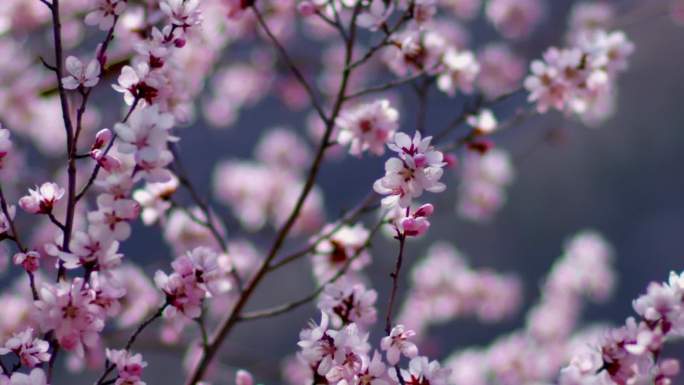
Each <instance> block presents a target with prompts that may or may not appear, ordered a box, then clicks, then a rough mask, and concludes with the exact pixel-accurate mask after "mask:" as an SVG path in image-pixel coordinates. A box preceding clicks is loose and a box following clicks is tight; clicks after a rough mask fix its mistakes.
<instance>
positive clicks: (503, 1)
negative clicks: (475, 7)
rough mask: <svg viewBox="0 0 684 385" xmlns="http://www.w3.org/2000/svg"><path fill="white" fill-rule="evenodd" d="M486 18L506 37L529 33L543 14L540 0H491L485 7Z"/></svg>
mask: <svg viewBox="0 0 684 385" xmlns="http://www.w3.org/2000/svg"><path fill="white" fill-rule="evenodd" d="M485 13H486V15H487V19H488V20H489V21H490V22H491V23H492V24H493V25H494V27H495V28H496V29H497V30H498V31H499V32H500V33H501V34H502V35H503V36H504V37H506V38H509V39H519V38H522V37H525V36H527V35H529V34H530V33H531V32H532V30H533V29H534V27H536V26H537V24H538V23H539V21H540V20H541V18H542V17H543V16H544V9H543V4H542V2H541V0H491V1H489V2H488V3H487V7H486V9H485Z"/></svg>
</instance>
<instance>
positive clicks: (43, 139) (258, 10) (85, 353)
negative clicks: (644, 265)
mask: <svg viewBox="0 0 684 385" xmlns="http://www.w3.org/2000/svg"><path fill="white" fill-rule="evenodd" d="M547 3H548V4H547ZM644 3H646V2H644ZM655 3H658V2H655ZM642 5H643V4H633V5H629V6H624V5H620V6H618V5H614V4H612V3H611V2H609V1H602V2H598V1H597V2H583V3H577V4H574V5H573V8H572V10H571V12H570V16H569V23H568V30H567V33H566V34H565V37H564V38H562V39H561V40H559V41H558V42H557V44H556V46H554V47H550V48H548V49H547V50H545V51H544V52H543V54H541V56H540V57H538V58H534V57H532V58H526V57H524V56H523V55H522V54H521V53H520V52H519V51H518V50H517V49H516V48H514V47H516V44H518V43H519V42H521V41H523V40H524V39H526V38H529V37H530V36H531V35H532V34H534V33H535V32H538V31H539V25H540V23H541V22H542V20H543V19H544V18H545V17H546V16H547V14H548V12H549V8H550V7H551V2H550V1H549V2H544V1H543V0H489V1H486V2H482V1H481V0H396V1H395V0H300V1H294V0H291V1H288V0H282V1H281V0H201V1H200V0H5V1H4V2H3V7H4V8H5V9H3V10H2V12H4V13H5V14H6V15H9V16H6V15H4V14H0V17H2V18H4V19H0V20H1V21H2V22H0V47H2V52H3V54H4V57H5V58H4V59H0V85H1V89H0V120H1V121H2V125H3V128H2V129H0V174H1V175H0V208H1V212H0V240H2V243H1V244H0V245H1V247H2V248H3V249H2V250H3V253H5V254H7V255H11V256H12V257H11V260H12V261H13V264H14V265H15V266H14V267H11V268H8V269H10V270H11V271H10V273H11V274H12V277H13V279H14V280H15V283H14V284H12V285H11V286H10V287H7V288H5V291H4V293H3V294H2V295H1V296H0V303H1V304H2V308H3V311H2V313H0V314H1V315H0V346H2V347H0V355H1V356H0V384H12V385H20V384H31V385H45V384H55V383H56V382H57V381H54V380H53V377H55V376H53V373H54V372H55V371H56V370H58V368H61V367H62V366H66V367H67V369H69V370H70V371H71V372H70V373H72V374H69V376H77V375H78V376H83V377H84V378H87V379H86V381H88V382H89V383H95V384H97V385H105V384H117V385H124V384H126V385H134V384H137V385H142V384H144V383H145V382H143V379H145V381H148V382H149V383H153V384H155V383H160V382H159V380H155V379H154V378H150V377H147V378H145V377H146V376H145V375H144V373H143V371H144V369H145V367H146V366H147V363H146V362H145V361H144V359H143V356H142V355H141V353H140V351H141V350H143V348H141V347H140V346H139V343H140V340H142V339H146V340H147V341H148V343H157V344H162V345H163V346H180V347H184V348H186V349H187V351H186V359H185V360H184V361H185V363H184V367H185V371H186V374H187V378H186V379H185V380H181V379H179V381H178V382H179V383H185V384H188V385H193V384H200V383H204V384H207V383H233V381H234V382H235V383H236V384H238V385H252V384H253V383H254V381H255V380H254V377H256V378H259V377H260V376H261V374H260V373H258V372H254V373H250V372H248V371H245V370H237V371H234V373H232V374H231V376H230V378H229V377H228V375H227V374H226V373H225V371H222V370H219V369H218V368H217V367H216V365H218V362H219V361H223V359H220V358H219V355H220V353H221V351H222V347H223V346H224V344H225V343H226V341H228V340H230V337H231V333H232V332H233V329H234V328H235V326H236V325H237V324H238V323H242V322H248V321H250V320H255V319H262V318H272V317H277V316H279V315H281V314H283V313H287V312H289V311H291V310H294V309H296V308H298V307H300V306H303V305H306V304H308V303H311V302H313V303H315V305H316V307H317V311H315V312H314V311H313V310H312V313H311V318H316V319H318V317H319V316H320V321H319V322H314V321H312V323H311V324H310V325H309V326H305V325H302V326H304V329H303V330H302V331H301V333H300V334H299V342H298V344H297V346H294V345H293V346H292V351H293V352H295V351H296V353H295V354H294V355H293V356H291V357H288V358H286V359H285V360H284V370H283V376H284V378H285V380H286V381H288V382H289V383H291V384H293V385H302V384H327V385H390V384H392V385H397V384H400V385H446V384H450V385H451V384H453V385H462V384H463V385H465V384H469V385H470V384H473V383H474V384H478V385H480V384H482V385H485V384H506V385H517V384H551V383H553V384H556V383H557V384H560V385H574V384H578V385H579V384H582V385H593V384H605V385H608V384H618V385H626V384H647V383H648V384H653V383H655V384H656V385H668V384H670V382H671V381H672V378H674V376H676V374H677V373H678V370H679V366H678V365H679V364H678V361H677V360H676V359H673V358H667V357H666V356H665V354H663V347H664V345H665V343H667V342H668V341H670V340H671V339H673V338H675V337H678V336H681V335H682V333H684V273H682V274H676V273H672V274H671V276H670V277H669V280H668V282H667V283H662V284H659V283H653V284H651V285H650V286H649V287H648V290H647V292H646V294H644V295H642V296H641V297H639V298H638V299H636V300H635V301H634V310H635V311H636V313H637V315H638V318H628V319H627V321H626V324H625V326H623V327H619V328H615V329H611V328H607V327H598V326H597V327H581V325H580V324H579V318H580V313H581V310H582V307H583V303H584V301H585V300H591V301H596V302H601V301H604V300H606V299H607V298H608V297H609V296H610V294H611V291H612V288H613V286H614V285H613V283H614V280H615V277H614V271H613V266H612V250H611V247H610V246H609V245H608V243H607V242H606V241H605V240H604V239H603V238H602V237H601V235H599V234H597V233H595V232H593V231H583V232H580V233H578V234H577V235H575V236H573V237H572V238H571V239H570V240H569V241H568V242H567V244H566V245H565V247H564V251H563V253H562V255H561V257H560V258H559V259H558V260H557V262H556V263H555V264H554V266H553V267H552V269H551V271H550V272H549V273H548V276H547V278H546V279H545V281H544V284H543V287H542V291H541V296H540V297H539V299H538V300H537V301H536V304H535V305H534V306H533V307H532V308H531V309H530V310H529V312H528V314H527V321H526V323H525V325H524V326H523V327H521V328H520V329H519V330H516V331H513V332H511V333H509V334H507V335H503V336H500V337H499V338H497V339H496V340H494V342H492V344H491V345H490V346H488V347H484V348H470V349H465V350H459V351H455V352H454V353H453V354H452V355H451V356H449V357H433V356H430V353H429V349H425V348H424V346H423V341H425V339H426V337H427V335H428V334H429V332H430V327H431V326H432V325H434V324H439V323H446V322H448V321H450V320H453V319H455V318H458V317H463V316H474V317H476V318H477V319H479V320H481V321H482V322H496V321H499V320H502V319H504V318H506V317H508V316H510V315H512V314H514V313H515V312H516V311H517V310H518V308H519V305H520V302H521V297H522V289H521V282H520V280H519V279H518V278H517V277H516V276H513V275H511V274H504V273H499V272H495V271H492V270H488V269H478V268H474V267H471V266H470V264H469V263H468V262H467V259H466V258H465V257H464V256H462V255H461V253H460V252H459V251H457V250H456V249H455V248H454V247H453V246H452V245H451V244H448V243H439V242H437V243H434V244H433V245H431V246H430V247H429V249H428V250H427V251H426V255H425V257H424V258H420V259H418V258H416V256H410V255H407V250H406V244H407V243H410V242H412V241H413V240H414V239H415V238H417V237H421V236H423V235H424V234H426V233H427V232H429V229H430V220H431V218H432V217H433V215H438V214H440V213H448V214H442V215H449V216H453V215H458V216H460V217H462V218H465V219H467V220H470V221H478V222H483V221H487V220H488V219H489V218H491V217H492V216H494V215H495V214H496V212H497V210H498V209H499V208H500V207H501V206H502V205H503V204H504V203H505V200H506V187H507V186H508V185H510V184H511V183H512V181H513V176H514V170H513V162H512V160H511V156H510V155H509V154H508V152H507V151H506V150H505V149H504V148H501V147H498V146H496V145H495V143H494V141H493V139H494V136H493V135H495V134H496V132H498V131H500V130H504V129H512V128H513V127H514V126H516V125H518V124H519V123H520V122H521V120H523V119H527V118H529V117H531V116H533V115H536V114H545V113H547V112H550V111H551V110H557V111H559V112H561V113H562V115H563V116H564V117H565V118H567V119H579V120H580V121H582V122H584V123H585V124H587V125H596V124H599V123H600V122H601V121H603V120H604V119H606V118H608V117H609V116H610V115H611V113H612V112H613V111H614V105H615V102H616V99H615V96H616V82H617V79H618V78H619V77H620V76H623V74H624V73H625V72H627V75H626V76H629V74H628V71H627V70H628V62H629V59H630V57H631V56H632V54H633V52H634V45H633V44H632V43H631V42H630V40H629V38H628V37H627V35H626V34H625V33H624V32H622V31H620V30H619V29H618V28H619V26H620V23H621V21H622V20H624V18H625V17H626V15H627V14H631V13H634V10H635V9H636V10H641V8H639V7H641V6H642ZM651 6H653V4H647V5H646V7H645V8H644V9H646V10H648V9H650V8H649V7H651ZM657 6H658V7H660V8H662V7H663V4H657ZM635 7H636V8H635ZM680 7H681V5H678V4H674V6H673V7H672V14H673V15H674V16H678V15H679V12H680V11H681V10H680V9H679V8H680ZM660 8H658V9H660ZM637 13H638V12H637ZM479 17H483V18H484V19H485V20H486V22H487V23H488V25H489V26H490V27H491V28H493V29H494V31H495V32H496V33H497V36H498V37H497V40H498V41H495V42H488V43H486V44H482V45H481V46H477V45H475V44H470V42H469V39H468V37H469V36H468V31H467V30H466V29H465V28H463V27H462V24H461V23H463V22H467V21H469V20H473V19H477V18H479ZM46 33H47V34H48V35H49V36H50V39H49V43H48V44H40V43H36V44H29V45H28V48H27V45H26V41H27V40H29V39H36V38H37V37H40V36H44V35H45V34H46ZM303 39H306V40H305V41H306V43H301V42H300V41H301V40H303ZM298 42H299V44H297V43H298ZM302 45H305V46H306V48H307V49H306V51H307V52H301V51H302V49H301V47H302ZM297 47H299V49H298V50H297V49H295V48H297ZM223 52H230V55H229V56H230V57H231V59H230V60H228V61H227V62H226V61H225V56H226V55H224V54H223ZM528 60H529V65H527V61H528ZM526 68H529V70H526ZM205 84H209V87H208V88H209V92H205V93H203V91H204V89H205V88H206V87H205ZM406 90H407V91H408V92H403V91H406ZM525 98H526V100H525ZM273 99H275V100H277V101H279V102H280V103H281V104H282V105H283V106H284V107H285V108H286V109H289V110H292V111H301V112H304V113H307V114H309V115H308V117H307V118H306V119H305V125H306V126H307V132H308V136H309V138H308V139H304V138H302V137H301V136H300V135H301V133H298V132H297V131H296V130H292V129H288V128H286V127H282V126H279V127H277V128H274V129H271V130H269V131H267V132H265V133H263V135H261V139H260V141H259V143H258V144H257V145H256V147H255V149H254V158H253V159H251V160H236V159H231V160H224V161H220V162H217V164H216V166H215V169H214V177H213V186H212V190H213V194H212V195H213V197H214V198H215V200H216V201H217V202H219V203H221V204H224V205H225V206H226V207H227V208H228V209H229V211H230V215H223V214H221V212H220V211H218V210H219V209H218V208H216V207H213V206H214V203H213V201H214V199H211V200H210V199H206V198H205V197H204V196H203V194H202V193H201V192H200V191H203V189H202V188H198V187H197V186H196V185H194V184H193V180H192V178H191V177H192V176H193V174H192V172H191V171H192V170H190V169H186V168H185V167H184V165H183V163H182V161H181V156H180V155H181V151H180V150H181V147H182V145H183V142H182V141H181V140H180V138H179V134H180V131H182V130H183V128H182V127H183V126H187V125H189V124H190V123H192V122H194V121H196V120H197V119H199V118H200V117H201V118H203V120H204V121H206V122H207V123H208V124H210V125H213V126H217V127H228V126H232V125H235V124H236V123H237V122H238V118H239V114H240V113H241V112H242V111H245V110H248V109H256V108H259V106H261V110H262V111H268V110H269V109H270V108H272V107H271V106H272V104H273ZM435 99H440V100H446V101H447V102H448V103H450V104H449V105H450V106H453V105H456V106H457V108H456V109H457V110H459V112H458V114H455V116H454V117H453V119H452V120H450V121H448V122H446V123H445V124H442V127H439V126H438V127H434V126H433V125H428V119H427V118H428V116H429V107H431V105H432V104H433V102H434V100H435ZM406 103H415V104H414V107H415V111H416V113H415V114H414V115H415V117H414V116H409V117H408V118H410V119H406V113H405V112H404V111H407V110H409V109H406V108H401V104H406ZM504 103H517V104H518V106H519V108H518V110H516V111H515V112H514V113H512V114H511V113H508V114H507V113H505V112H499V110H498V107H499V106H500V105H501V104H504ZM114 112H117V113H114ZM509 112H510V111H509ZM107 121H109V123H106V122H107ZM409 121H410V122H409ZM277 123H280V122H274V124H277ZM442 123H444V122H442ZM106 127H109V128H106ZM200 151H201V149H200ZM347 153H348V155H347ZM347 156H348V157H355V158H358V159H360V161H362V162H369V159H372V158H380V159H384V160H385V164H384V173H383V171H382V170H381V169H378V170H377V180H376V181H375V182H374V183H373V184H372V186H370V185H368V186H366V187H365V189H366V190H367V191H366V193H365V196H362V198H361V199H360V200H359V203H358V204H357V205H356V206H354V207H353V208H351V209H349V210H346V211H345V212H344V213H342V214H341V215H340V216H338V217H333V218H328V217H327V216H326V211H325V207H324V198H325V197H326V191H324V189H322V188H320V187H319V186H318V185H317V183H318V181H319V174H320V173H321V169H322V168H324V167H325V166H326V164H327V163H330V162H335V161H339V160H340V159H341V158H344V157H347ZM29 158H30V159H31V162H27V159H29ZM367 164H368V165H369V166H368V167H371V166H370V165H372V164H374V163H367ZM29 169H30V172H28V171H27V170H29ZM450 170H454V172H453V173H452V172H451V171H450ZM452 174H453V175H452ZM449 189H453V190H454V191H457V193H458V201H457V203H456V208H455V211H452V210H451V209H448V208H444V207H440V205H439V204H438V203H437V201H436V197H437V196H438V195H437V194H443V193H444V192H445V191H447V190H449ZM17 206H18V207H17ZM138 222H140V223H142V224H143V225H145V226H149V227H150V228H151V229H156V230H159V232H160V234H161V235H162V237H163V239H164V240H165V242H166V243H167V244H168V245H169V246H170V249H169V254H170V255H173V257H172V258H171V259H172V262H171V263H170V266H168V267H164V268H160V269H158V270H156V272H155V273H154V274H153V277H150V276H148V275H147V273H146V272H145V271H144V270H143V269H141V268H140V267H137V266H136V262H135V261H134V260H133V259H132V258H131V257H130V256H129V255H128V254H130V253H129V252H126V253H124V252H122V250H123V249H124V248H125V244H126V241H127V240H129V239H131V238H135V237H136V234H134V232H133V231H132V225H135V228H139V227H140V224H139V223H138ZM228 230H230V233H228ZM257 232H259V234H260V235H259V237H258V238H257V237H253V238H252V240H254V239H258V240H259V242H258V245H254V244H252V242H250V241H249V240H247V239H249V237H250V234H255V233H257ZM264 234H267V235H268V237H265V236H264ZM382 236H385V237H389V238H390V239H392V240H393V242H394V243H393V244H394V247H395V249H396V253H395V255H396V259H395V262H394V269H393V270H392V271H391V272H389V273H390V279H389V280H387V281H386V282H384V281H383V282H379V281H371V280H370V279H369V278H368V276H367V275H366V274H365V270H366V268H367V267H368V266H369V265H370V264H371V263H372V257H371V252H372V248H371V245H372V242H373V241H374V240H375V239H376V238H378V237H382ZM133 254H134V253H133ZM8 258H9V257H8ZM307 258H308V259H307ZM300 260H307V261H309V263H308V264H309V265H310V268H311V271H312V273H313V277H314V281H315V283H316V289H315V290H314V291H313V292H311V293H309V294H307V295H305V296H303V297H301V298H299V299H294V300H293V301H291V302H286V303H282V304H277V305H275V306H273V307H268V308H263V309H256V310H254V309H252V307H253V306H252V305H250V304H253V296H254V293H255V292H256V291H257V290H258V289H259V288H260V287H262V286H263V284H264V283H265V282H269V280H273V279H274V273H276V272H277V271H280V270H281V269H282V268H283V267H285V266H287V265H290V264H291V263H294V262H296V261H300ZM407 260H410V261H411V262H412V264H413V266H412V270H411V273H410V279H409V282H403V281H402V280H401V279H400V278H401V272H402V268H404V269H405V267H404V265H405V264H406V262H407ZM414 261H415V262H414ZM163 265H164V266H165V265H167V263H166V262H164V263H163ZM380 285H389V286H390V290H389V296H388V297H387V298H379V296H378V292H376V290H374V289H373V287H374V286H380ZM400 286H403V287H404V290H402V291H403V292H405V293H406V294H405V295H400V290H399V287H400ZM250 309H251V310H250ZM155 330H156V333H157V334H156V337H154V336H155ZM282 332H283V333H290V332H293V331H288V330H283V331H282ZM371 332H372V333H371ZM122 335H124V336H125V337H123V338H122V337H121V336H122ZM261 343H263V341H257V344H261ZM440 361H441V363H440ZM272 364H273V365H279V364H280V363H272ZM84 369H89V370H88V371H86V372H83V373H82V374H80V375H79V374H78V373H80V372H82V371H83V370H84ZM75 381H76V380H73V381H70V382H75ZM207 381H208V382H207Z"/></svg>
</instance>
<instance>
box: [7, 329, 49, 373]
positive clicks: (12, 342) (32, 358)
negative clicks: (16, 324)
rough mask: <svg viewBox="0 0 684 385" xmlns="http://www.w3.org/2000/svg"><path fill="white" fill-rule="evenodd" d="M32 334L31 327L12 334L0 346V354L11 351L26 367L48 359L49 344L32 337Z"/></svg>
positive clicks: (31, 366)
mask: <svg viewBox="0 0 684 385" xmlns="http://www.w3.org/2000/svg"><path fill="white" fill-rule="evenodd" d="M33 335H34V334H33V328H28V329H26V330H24V331H22V332H19V333H16V334H14V335H13V336H12V337H11V338H10V339H9V340H7V342H6V343H5V346H4V347H2V348H0V355H5V354H8V353H10V352H12V353H14V354H16V355H17V356H18V357H19V361H20V362H21V364H22V365H24V366H26V367H28V368H33V367H35V366H37V365H40V364H42V363H44V362H48V361H50V353H49V352H48V351H49V350H50V344H49V343H48V342H47V341H44V340H42V339H40V338H34V337H33Z"/></svg>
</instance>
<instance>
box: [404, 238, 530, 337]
mask: <svg viewBox="0 0 684 385" xmlns="http://www.w3.org/2000/svg"><path fill="white" fill-rule="evenodd" d="M409 293H410V294H409V295H408V296H407V298H406V300H405V302H404V304H403V307H402V310H401V313H400V314H399V321H400V322H401V323H402V324H404V325H406V326H407V327H410V328H411V329H413V330H415V331H416V332H417V333H418V334H419V335H422V334H423V332H424V331H425V330H426V329H427V327H429V326H430V325H431V324H437V323H444V322H446V321H449V320H452V319H454V318H457V317H463V316H468V315H474V316H477V317H478V318H479V319H481V320H483V321H485V322H494V321H498V320H501V319H503V318H505V317H507V316H510V315H512V314H513V313H514V312H515V311H516V310H518V307H519V305H520V302H521V299H522V288H521V284H520V282H519V280H518V279H517V278H516V277H514V276H511V275H505V274H498V273H495V272H492V271H489V270H486V269H483V270H474V269H472V268H471V267H469V266H468V264H467V262H466V260H465V259H464V257H463V256H461V254H460V253H459V252H458V251H457V250H456V249H454V248H453V247H452V246H451V245H449V244H447V243H436V244H434V245H433V246H431V247H430V249H429V250H428V251H427V257H426V258H424V259H422V260H421V261H420V262H419V263H418V264H417V265H415V266H414V267H413V269H412V272H411V291H410V292H409Z"/></svg>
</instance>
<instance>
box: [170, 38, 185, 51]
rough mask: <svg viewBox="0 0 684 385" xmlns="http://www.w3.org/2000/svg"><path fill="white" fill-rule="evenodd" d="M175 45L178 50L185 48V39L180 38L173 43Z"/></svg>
mask: <svg viewBox="0 0 684 385" xmlns="http://www.w3.org/2000/svg"><path fill="white" fill-rule="evenodd" d="M173 45H174V46H176V48H183V47H185V39H183V38H181V37H179V38H178V39H176V40H174V41H173Z"/></svg>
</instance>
